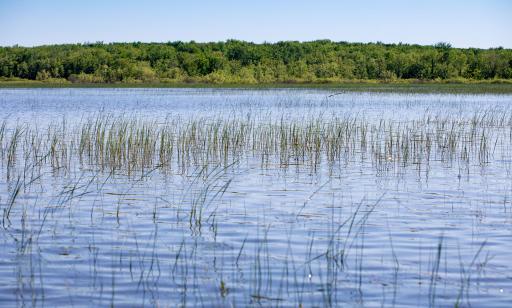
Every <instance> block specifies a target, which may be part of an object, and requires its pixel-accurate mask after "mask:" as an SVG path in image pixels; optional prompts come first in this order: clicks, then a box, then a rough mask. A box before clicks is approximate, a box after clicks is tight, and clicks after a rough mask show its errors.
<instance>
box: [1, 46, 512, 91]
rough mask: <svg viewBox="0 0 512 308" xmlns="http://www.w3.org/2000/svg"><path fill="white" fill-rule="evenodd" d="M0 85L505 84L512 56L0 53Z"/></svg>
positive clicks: (386, 50) (264, 51) (383, 49)
mask: <svg viewBox="0 0 512 308" xmlns="http://www.w3.org/2000/svg"><path fill="white" fill-rule="evenodd" d="M0 82H1V83H23V82H26V83H31V82H33V83H38V84H40V83H49V84H70V85H71V84H98V85H99V84H195V83H198V84H212V85H215V84H218V85H222V84H243V85H251V84H255V85H258V84H324V83H325V84H336V83H347V82H348V83H350V82H362V83H372V82H375V83H415V82H429V83H450V82H451V83H475V82H476V83H512V49H504V48H501V47H500V48H492V49H477V48H454V47H452V46H451V45H450V44H448V43H438V44H435V45H432V46H420V45H409V44H384V43H347V42H332V41H329V40H318V41H311V42H296V41H284V42H277V43H262V44H256V43H250V42H244V41H238V40H228V41H226V42H211V43H197V42H194V41H191V42H180V41H178V42H168V43H140V42H135V43H108V44H105V43H101V42H98V43H86V44H66V45H48V46H38V47H20V46H12V47H0Z"/></svg>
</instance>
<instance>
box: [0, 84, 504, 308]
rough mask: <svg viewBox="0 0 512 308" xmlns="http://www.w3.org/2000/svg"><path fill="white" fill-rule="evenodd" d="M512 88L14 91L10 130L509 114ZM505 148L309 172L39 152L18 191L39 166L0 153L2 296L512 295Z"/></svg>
mask: <svg viewBox="0 0 512 308" xmlns="http://www.w3.org/2000/svg"><path fill="white" fill-rule="evenodd" d="M332 94H336V95H334V96H331V95H332ZM511 103H512V96H510V95H450V94H442V95H441V94H382V93H336V92H333V91H321V90H284V89H283V90H230V89H2V90H0V107H1V109H0V121H4V120H5V121H6V122H5V123H6V132H7V135H8V134H9V133H12V131H13V127H15V126H16V125H18V126H22V127H25V128H26V129H29V128H45V127H48V126H49V125H68V126H71V127H72V126H73V125H79V123H82V122H83V121H84V120H85V119H88V118H94V117H97V116H100V115H102V116H105V117H112V118H114V117H121V116H122V117H129V118H137V119H145V120H151V121H156V122H157V123H159V122H164V121H167V120H169V119H175V118H178V117H179V118H181V119H195V118H212V119H226V120H229V119H245V118H252V119H256V121H265V120H268V119H273V120H275V121H281V120H282V121H292V120H301V119H302V120H304V121H305V120H307V119H308V118H310V117H319V116H321V117H325V118H326V119H332V118H333V117H335V116H347V115H348V116H357V117H364V118H365V119H367V120H368V121H369V122H371V123H378V121H381V120H389V121H392V122H399V123H402V122H403V123H408V122H410V121H413V120H418V119H421V118H423V117H424V116H425V115H426V114H439V115H443V116H445V117H446V116H448V117H449V116H453V117H459V118H464V117H468V118H469V117H471V116H472V115H473V114H475V113H478V112H488V111H492V112H495V113H501V112H502V113H507V112H510V111H511V106H510V104H511ZM506 129H510V128H506ZM497 131H498V132H499V128H498V129H497ZM501 133H503V134H509V133H510V132H509V131H503V132H501ZM506 140H510V139H506ZM7 146H8V145H7V143H6V141H5V142H4V143H3V144H2V147H4V148H5V147H7ZM509 148H510V144H503V143H500V144H496V145H494V149H493V151H492V154H491V155H490V157H489V160H488V161H486V162H485V163H482V162H481V161H480V162H479V161H477V160H471V163H470V164H469V165H461V163H460V161H457V160H454V161H448V162H447V161H440V160H433V161H431V162H430V164H429V166H428V168H427V170H425V168H424V169H421V168H420V169H419V168H417V167H415V166H412V165H411V166H405V167H403V168H401V169H400V170H399V171H397V170H394V169H393V170H382V169H376V168H375V165H374V164H372V163H371V161H370V160H364V159H361V157H359V156H357V157H350V158H348V159H347V160H345V161H343V162H340V163H337V164H335V165H329V166H327V164H326V163H320V164H319V166H318V168H316V169H314V170H313V169H311V168H309V167H304V166H300V165H297V166H295V165H288V166H286V167H283V166H282V164H279V162H278V161H272V160H271V161H270V162H269V163H268V164H266V165H265V166H262V164H261V159H260V158H259V157H257V156H254V155H245V156H243V157H241V158H240V159H238V160H236V161H235V162H234V163H233V164H229V165H227V166H226V165H212V166H209V168H208V169H207V170H206V169H203V166H191V167H190V168H188V169H187V170H186V172H183V171H180V172H178V171H177V170H176V171H173V169H171V171H168V170H167V171H165V172H164V171H161V170H159V169H158V168H155V169H148V170H145V171H141V172H140V173H138V174H136V175H131V176H127V175H125V174H123V173H122V172H120V173H115V174H111V173H108V172H102V171H101V170H96V169H94V168H85V167H83V166H80V164H78V163H77V164H76V167H73V168H72V169H70V170H67V171H66V172H63V171H59V170H57V171H56V170H53V169H52V168H49V167H47V168H44V169H43V171H42V173H41V175H40V176H38V177H36V178H34V179H32V180H31V181H30V182H29V183H28V184H26V183H25V184H24V185H22V187H21V189H20V190H19V191H18V192H16V187H18V186H17V185H16V184H17V181H20V178H23V179H25V178H27V177H28V176H27V173H28V172H30V170H28V171H27V170H23V168H18V169H16V170H17V171H16V172H17V174H16V175H15V176H10V178H9V179H8V178H7V174H6V173H7V167H6V163H5V159H4V158H2V159H3V160H2V165H1V167H0V176H1V178H0V205H1V207H2V212H3V221H2V228H1V229H0V243H1V244H2V250H1V251H0V305H1V306H48V307H52V306H56V305H66V306H78V307H80V306H98V305H100V306H107V305H111V304H113V305H116V306H143V305H144V306H163V307H175V306H177V305H184V306H228V307H229V306H247V305H254V306H295V307H296V306H299V305H300V304H302V305H303V306H306V307H307V306H328V305H333V306H339V305H343V304H345V305H360V306H368V307H373V306H428V305H432V306H454V305H456V304H459V305H461V306H469V305H474V306H490V307H499V306H501V307H509V306H510V303H512V271H511V269H512V268H511V265H510V260H512V201H511V200H512V181H511V180H512V178H511V173H510V171H512V169H511V162H512V153H511V154H510V155H508V154H507V151H506V150H504V149H509ZM18 151H22V149H19V150H18ZM498 153H499V154H498ZM13 195H16V197H15V201H14V202H11V200H12V199H13ZM198 205H199V206H198ZM193 209H197V211H200V212H199V213H197V212H196V213H194V212H193ZM7 212H9V215H8V218H6V213H7Z"/></svg>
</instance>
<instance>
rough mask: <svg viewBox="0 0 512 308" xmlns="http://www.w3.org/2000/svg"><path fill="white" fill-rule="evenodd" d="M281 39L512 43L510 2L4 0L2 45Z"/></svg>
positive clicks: (1, 1)
mask: <svg viewBox="0 0 512 308" xmlns="http://www.w3.org/2000/svg"><path fill="white" fill-rule="evenodd" d="M230 38H233V39H240V40H247V41H254V42H263V41H268V42H275V41H279V40H299V41H308V40H315V39H331V40H334V41H350V42H376V41H382V42H386V43H398V42H404V43H417V44H434V43H436V42H440V41H443V42H450V43H451V44H452V45H453V46H455V47H481V48H487V47H498V46H503V47H507V48H512V1H509V0H481V1H477V0H452V1H450V0H431V1H426V0H425V1H414V0H409V1H406V0H387V1H384V0H382V1H377V0H361V1H343V0H338V1H334V0H315V1H313V0H311V1H302V0H293V1H292V0H274V1H271V0H257V1H256V0H254V1H240V0H239V1H234V0H233V1H231V0H211V1H199V0H183V1H172V0H169V1H164V0H154V1H151V0H146V1H142V0H140V1H132V0H82V1H79V0H76V1H73V0H39V1H37V0H0V45H2V46H10V45H14V44H19V45H24V46H33V45H42V44H55V43H78V42H96V41H104V42H125V41H142V42H166V41H175V40H183V41H189V40H195V41H199V42H204V41H219V40H226V39H230Z"/></svg>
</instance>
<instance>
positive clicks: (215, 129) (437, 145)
mask: <svg viewBox="0 0 512 308" xmlns="http://www.w3.org/2000/svg"><path fill="white" fill-rule="evenodd" d="M68 126H69V127H68ZM68 126H66V124H65V123H64V124H63V125H62V127H60V126H49V127H47V128H45V129H36V128H31V127H27V126H16V127H14V128H12V129H11V128H9V127H7V125H6V122H4V123H3V124H2V125H1V126H0V143H1V144H2V147H1V148H2V151H1V153H2V162H5V163H6V169H7V172H6V174H7V176H8V177H10V175H11V171H12V169H13V168H14V167H15V165H16V162H17V161H18V160H19V159H21V160H22V161H24V165H27V161H30V163H31V164H34V165H39V166H40V165H42V164H48V165H50V166H51V167H52V168H53V169H54V170H64V171H65V170H68V169H70V168H73V165H74V164H76V163H78V164H79V165H80V166H81V167H84V166H86V167H88V168H91V167H92V168H97V169H99V170H107V171H113V172H126V173H127V174H133V173H134V172H139V171H142V172H144V170H147V169H151V168H154V167H157V168H159V169H161V170H171V169H173V168H174V169H175V171H176V172H186V171H187V170H188V169H189V168H190V167H196V166H204V165H210V164H218V163H223V164H224V165H228V164H230V163H232V162H233V161H236V160H238V159H240V158H241V157H259V160H260V161H261V164H262V166H263V167H265V166H268V165H269V164H277V165H279V166H280V167H282V168H288V167H289V166H304V167H308V168H310V169H311V170H317V168H318V167H319V165H320V164H321V163H322V162H327V163H328V164H329V165H331V166H332V165H334V164H336V163H338V164H341V163H344V164H346V163H350V162H358V163H361V162H365V161H368V162H369V163H371V164H372V165H373V166H374V167H375V168H376V170H377V171H378V172H388V171H389V170H401V169H403V168H405V167H407V166H415V167H417V168H423V167H425V168H428V165H429V164H430V163H431V162H432V161H440V162H443V163H453V162H463V163H465V164H470V163H471V162H477V163H479V164H485V163H487V162H489V161H490V159H491V158H492V155H494V154H495V153H496V152H497V151H499V153H500V154H501V155H508V154H507V153H508V150H509V149H510V145H511V143H512V116H511V115H510V114H503V113H499V112H492V111H485V112H480V113H475V114H474V115H473V116H471V117H461V116H450V115H438V114H437V115H436V114H434V115H433V114H425V116H424V117H422V118H419V119H416V120H412V121H403V122H401V121H391V120H384V119H382V120H380V121H375V120H373V121H371V120H368V119H366V118H364V117H351V116H344V117H338V116H333V117H322V116H318V117H304V118H302V119H300V120H288V121H287V120H285V119H283V118H282V119H278V120H275V119H274V120H273V119H255V118H251V117H247V118H236V117H235V118H232V119H208V118H199V119H188V120H183V119H180V118H176V119H170V120H167V121H166V122H165V123H156V122H153V121H144V120H141V119H137V118H124V117H120V118H113V119H110V118H108V117H97V118H93V119H89V120H86V121H84V122H82V123H80V124H77V125H68ZM20 144H23V145H24V146H23V147H22V148H20V147H19V145H20Z"/></svg>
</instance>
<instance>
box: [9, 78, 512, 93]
mask: <svg viewBox="0 0 512 308" xmlns="http://www.w3.org/2000/svg"><path fill="white" fill-rule="evenodd" d="M0 88H1V89H6V88H12V89H16V88H18V89H22V88H41V89H48V88H64V89H66V88H112V89H115V88H120V89H122V88H207V89H216V88H218V89H230V88H232V89H254V90H258V89H262V90H265V89H326V90H329V89H332V90H338V91H349V92H398V93H460V94H464V93H468V94H472V93H475V94H476V93H480V94H485V93H495V94H512V83H490V82H485V83H479V82H474V83H439V82H415V83H414V82H389V83H383V82H382V83H376V82H343V83H268V84H227V83H226V84H211V83H158V82H157V83H51V82H38V81H0Z"/></svg>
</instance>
